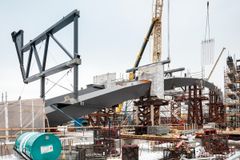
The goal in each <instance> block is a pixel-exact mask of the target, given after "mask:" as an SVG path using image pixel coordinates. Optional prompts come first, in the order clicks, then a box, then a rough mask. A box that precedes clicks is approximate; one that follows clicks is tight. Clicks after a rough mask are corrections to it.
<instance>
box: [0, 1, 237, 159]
mask: <svg viewBox="0 0 240 160" xmlns="http://www.w3.org/2000/svg"><path fill="white" fill-rule="evenodd" d="M170 1H171V0H152V2H150V5H152V8H151V9H152V13H151V17H148V19H149V20H148V22H143V23H144V24H147V26H148V29H147V30H146V31H145V32H144V33H136V34H139V37H140V36H142V35H144V36H143V37H142V39H141V40H140V42H141V43H140V44H137V45H138V46H139V47H138V50H136V52H137V55H136V54H134V53H132V54H133V56H134V57H135V59H129V58H128V57H127V60H126V59H125V61H129V64H132V65H131V66H129V67H128V68H124V69H125V70H124V71H123V72H124V73H117V72H112V71H113V70H114V69H115V67H116V66H117V65H119V64H120V65H123V64H122V63H124V62H122V61H121V60H120V59H119V60H118V58H117V57H116V59H114V60H113V59H109V58H104V57H107V55H106V56H105V55H104V52H101V51H99V54H101V55H102V57H103V58H102V59H103V60H100V59H98V58H95V59H96V61H99V63H100V62H101V66H104V67H105V68H106V69H105V70H103V72H104V73H105V74H104V73H103V74H102V73H99V74H95V75H91V80H90V81H88V82H87V85H86V86H85V87H82V84H81V83H80V79H81V78H82V77H86V76H88V75H85V73H87V72H81V70H80V67H81V66H82V65H84V64H88V63H90V62H88V61H87V60H85V59H84V56H82V55H81V52H82V49H81V43H79V39H81V38H80V37H81V35H84V36H86V35H87V34H88V32H92V34H96V36H97V35H98V34H97V33H94V30H93V28H94V26H91V27H89V31H88V30H87V29H86V28H85V30H84V31H81V25H84V24H85V23H86V24H85V25H86V26H87V25H88V24H87V23H88V21H87V20H86V19H87V18H89V17H87V18H84V16H87V15H86V14H84V13H85V12H83V14H81V13H82V12H81V9H79V8H78V7H76V8H72V11H71V12H70V13H67V14H65V13H64V12H63V14H62V15H58V14H53V15H47V16H48V17H44V18H49V19H51V21H50V22H51V25H50V26H48V25H42V26H43V28H45V30H42V28H41V33H40V34H38V32H36V31H35V30H34V27H31V26H29V27H25V28H24V27H23V28H21V27H22V26H26V25H19V26H20V27H19V28H17V27H18V26H14V27H9V28H10V29H12V28H14V29H13V30H11V33H8V37H7V38H8V39H9V37H10V38H11V44H10V45H9V46H10V47H11V48H13V49H14V53H11V54H12V55H13V58H14V59H16V61H17V62H18V63H17V64H14V65H16V66H17V67H16V68H17V69H16V73H12V74H11V73H9V74H11V75H12V77H10V78H11V79H14V80H15V81H16V82H15V83H21V84H23V85H24V86H31V87H34V88H36V89H38V91H40V92H38V93H37V95H38V97H36V98H32V97H30V96H29V98H28V97H26V98H25V97H22V95H21V94H20V96H19V98H18V99H15V100H14V99H9V98H8V97H9V95H10V94H11V93H10V92H8V91H6V92H3V93H2V101H1V102H0V119H1V120H0V160H22V159H24V160H145V159H148V160H238V159H240V57H238V55H236V54H237V53H231V52H229V50H230V49H228V46H219V45H215V43H217V42H218V43H219V44H222V43H220V41H221V39H220V38H219V37H220V36H216V37H218V39H217V38H216V39H217V41H216V42H215V39H214V38H213V37H211V36H212V34H211V33H212V30H210V27H211V26H212V25H214V23H213V24H212V23H210V22H214V20H213V19H211V18H210V17H211V15H212V14H213V13H214V9H216V8H217V7H212V5H211V4H212V3H211V1H199V2H198V3H199V4H200V3H201V4H202V6H204V7H203V9H202V10H203V11H204V12H203V13H198V14H199V15H201V16H202V19H203V20H204V25H203V26H205V28H203V29H202V30H203V31H204V32H203V34H202V35H204V38H203V39H197V41H199V44H198V45H199V48H196V49H195V50H196V52H195V53H191V54H196V55H193V56H194V57H196V59H191V58H189V57H188V55H181V57H178V58H174V55H172V54H171V52H172V50H173V49H172V48H171V45H170V42H171V40H170V39H174V37H173V36H171V34H172V32H170V31H171V29H170V28H174V27H175V26H174V25H172V26H171V27H170V24H171V22H172V21H175V20H174V18H173V20H172V21H170V18H171V14H170V13H172V12H171V10H170V9H171V8H174V7H171V5H174V3H175V1H171V3H170ZM24 3H26V2H24ZM88 3H90V2H88ZM91 3H93V2H91ZM96 3H100V2H96ZM101 3H106V2H101ZM112 3H115V2H111V4H112ZM116 3H120V2H116ZM121 3H127V2H124V1H122V2H121ZM144 3H146V4H147V3H149V2H145V1H144ZM176 3H177V2H176ZM215 3H216V4H217V3H218V2H214V4H215ZM219 3H223V2H219ZM24 5H25V4H24ZM105 5H106V4H105ZM150 5H149V4H148V5H146V6H150ZM89 7H90V6H89ZM134 7H136V8H137V4H135V5H134ZM195 7H196V6H195ZM199 7H200V6H199ZM53 8H54V7H53ZM126 8H127V7H126ZM46 10H47V9H46ZM149 10H150V9H149ZM192 10H195V9H194V6H193V8H192ZM227 11H229V10H226V12H227ZM29 12H30V11H29ZM36 12H37V11H36ZM46 12H47V11H46ZM136 12H137V9H136ZM193 12H194V11H193ZM54 13H55V12H54ZM210 13H211V14H210ZM99 14H100V13H99ZM108 14H109V13H108ZM118 14H121V16H126V14H122V13H118ZM127 14H131V13H127ZM144 14H145V13H144ZM30 15H31V13H28V14H26V15H24V17H25V18H26V20H27V17H28V16H29V17H31V16H30ZM80 15H81V17H80ZM133 15H134V16H137V15H138V14H137V13H134V14H133ZM36 16H39V17H36ZM41 16H42V15H41V14H36V15H34V19H37V18H41ZM94 16H95V17H98V14H95V15H94ZM50 17H51V18H50ZM54 18H55V19H54ZM124 18H126V17H124ZM229 18H230V17H229ZM81 19H83V20H82V21H81ZM90 19H91V17H90ZM129 19H130V18H129ZM14 21H16V23H17V22H18V21H17V20H14ZM19 21H21V24H24V23H25V20H22V19H21V20H19ZM39 21H40V20H39ZM132 21H133V20H132ZM196 21H198V20H197V19H196ZM50 22H49V23H50ZM99 22H100V20H99ZM33 23H34V22H33ZM44 23H45V22H44V21H43V20H41V24H44ZM100 23H101V22H100ZM111 23H114V22H108V25H109V26H110V27H111ZM191 23H193V24H194V23H197V22H191ZM47 24H48V23H47ZM174 24H175V23H174ZM210 24H211V25H210ZM129 25H132V24H131V23H130V24H129ZM231 25H235V24H231ZM69 26H70V27H69ZM119 26H120V27H124V25H123V24H119ZM96 27H97V25H96ZM65 28H67V31H68V32H66V33H64V31H66V29H65ZM139 28H141V26H139ZM115 29H116V28H115ZM28 30H31V31H32V34H28V35H26V34H27V32H29V31H28ZM39 30H40V29H39ZM226 30H227V29H226ZM134 31H137V29H136V30H135V29H134V28H133V29H132V30H131V32H134ZM210 31H211V32H210ZM62 32H63V33H62ZM109 32H110V30H109ZM115 32H118V31H117V29H116V31H115ZM178 32H181V31H180V30H179V31H178ZM189 32H190V31H189ZM60 33H61V34H60ZM214 33H215V35H217V34H218V33H217V32H214ZM103 34H106V33H103ZM121 34H122V35H124V39H128V38H129V39H130V37H131V36H132V35H130V34H128V35H125V33H122V32H121ZM184 34H195V33H184ZM36 35H37V36H36ZM236 36H237V35H236ZM59 37H61V38H59ZM68 37H70V38H71V40H69V39H67V38H68ZM170 37H171V38H170ZM64 38H66V39H67V40H66V39H65V42H66V44H65V43H63V42H64ZM101 38H102V39H103V41H104V37H101ZM81 41H82V40H81ZM83 41H84V40H83ZM110 41H113V42H114V43H116V44H119V42H118V39H111V40H110ZM187 41H189V44H190V41H191V39H190V40H189V39H188V40H187ZM88 42H89V41H88ZM178 43H179V45H182V44H181V43H184V42H183V41H182V42H178ZM53 45H55V46H54V47H53V48H58V49H54V50H51V49H52V48H51V47H52V46H53ZM131 45H132V44H129V45H128V46H126V48H127V47H131ZM69 46H71V47H70V48H69ZM89 46H91V47H92V48H94V49H95V50H97V51H98V46H99V45H96V46H94V44H89ZM216 46H217V47H216ZM2 47H4V46H2ZM102 47H104V46H101V48H102ZM107 47H109V48H113V47H116V48H115V50H120V49H119V48H117V46H110V45H109V46H106V48H107ZM118 47H123V48H124V47H125V46H123V45H119V46H118ZM173 47H174V46H173ZM229 47H231V46H229ZM60 50H61V51H60ZM198 50H199V53H198ZM58 51H59V52H58ZM80 51H81V52H80ZM87 51H88V50H84V52H87ZM50 52H51V53H50ZM56 52H58V53H60V52H61V54H62V55H63V57H62V56H61V55H57V54H56V55H55V57H57V58H56V59H57V60H59V59H61V60H62V61H61V63H55V62H56V61H55V60H54V61H53V63H51V64H50V59H51V57H53V56H54V54H55V53H56ZM146 52H149V53H146ZM227 52H228V53H227ZM116 53H117V52H116ZM52 54H53V55H52ZM86 54H88V53H86ZM111 54H115V53H111ZM127 54H130V53H127ZM146 54H149V55H150V57H151V58H150V59H151V60H150V61H149V62H147V63H144V64H142V61H144V62H146ZM197 54H198V55H199V57H198V55H197ZM149 55H147V56H149ZM92 56H95V55H92ZM121 56H124V54H122V55H121ZM182 58H184V62H183V63H182V64H186V66H178V67H175V66H177V65H175V64H174V63H175V61H177V60H182ZM134 60H135V61H134ZM106 61H114V63H113V65H112V66H105V65H106V64H107V62H106ZM188 61H189V63H190V61H192V62H191V63H193V64H196V67H197V68H199V70H198V71H196V72H189V69H188V68H187V65H188V64H187V63H188ZM9 63H10V62H9ZM91 63H93V61H91ZM126 63H127V62H126ZM114 64H116V66H114ZM221 64H223V65H222V66H220V65H221ZM92 65H93V66H94V64H92ZM219 66H220V67H222V68H224V70H223V71H221V70H219ZM94 67H96V66H94ZM104 67H103V68H104ZM194 67H195V66H192V68H194ZM97 68H98V69H97ZM99 68H101V67H100V66H98V67H96V72H98V71H99V70H100V69H99ZM108 69H109V70H110V71H108ZM2 70H5V69H4V67H2ZM6 70H7V69H6ZM8 72H11V70H9V71H8ZM216 73H218V75H220V76H218V75H217V76H216V75H214V74H216ZM14 74H18V75H20V76H21V78H20V79H18V78H13V77H14ZM54 76H58V77H57V78H56V77H55V80H53V79H54V78H53V79H52V77H54ZM69 76H71V80H70V81H71V89H69V86H67V83H70V82H69V79H68V78H67V79H66V77H69ZM214 76H215V78H214V80H213V77H214ZM64 79H65V81H64ZM61 81H63V83H60V82H61ZM220 82H222V85H219V83H220ZM36 83H39V84H40V85H36ZM31 84H34V85H31ZM6 86H7V84H6ZM66 86H67V87H66ZM53 88H61V89H63V90H65V93H63V94H62V92H60V91H58V90H54V91H52V89H53ZM66 90H67V91H66ZM50 91H51V93H52V96H48V95H49V94H48V93H49V92H50ZM21 93H23V90H22V91H21ZM34 93H35V92H34ZM34 93H33V92H28V93H27V94H28V95H31V94H34Z"/></svg>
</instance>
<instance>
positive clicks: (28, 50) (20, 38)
mask: <svg viewBox="0 0 240 160" xmlns="http://www.w3.org/2000/svg"><path fill="white" fill-rule="evenodd" d="M78 18H79V11H78V10H74V11H72V12H71V13H70V14H68V15H67V16H65V17H63V18H62V19H61V20H60V21H58V22H57V23H55V24H54V25H53V26H51V27H50V28H48V29H47V30H46V31H44V32H43V33H42V34H40V35H39V36H37V37H36V38H35V39H33V40H31V41H30V42H29V43H27V44H26V45H24V32H23V30H20V31H18V32H12V39H13V42H14V43H15V47H16V50H17V55H18V60H19V63H20V69H21V73H22V78H23V82H24V83H30V82H33V81H36V80H39V79H41V98H43V99H44V98H45V78H46V77H47V76H50V75H53V74H55V73H58V72H61V71H63V70H66V69H69V68H74V71H73V74H74V75H73V77H74V78H73V79H74V80H73V81H74V82H73V93H74V97H75V98H77V97H78V65H80V64H81V59H80V55H79V54H78ZM70 23H73V52H69V51H68V50H67V49H66V48H65V47H64V46H63V45H62V44H61V43H60V42H59V41H58V40H57V39H56V37H55V36H54V34H55V33H57V32H58V31H60V30H61V29H63V28H64V27H66V26H67V25H69V24H70ZM50 38H52V39H53V41H54V42H55V43H56V44H57V45H58V46H59V47H60V48H61V49H62V50H63V51H64V53H65V54H66V55H67V56H68V57H69V58H70V60H69V61H66V62H65V63H62V64H58V65H56V66H54V67H52V68H49V69H46V63H47V57H48V48H49V47H48V46H49V39H50ZM43 41H45V47H44V55H43V59H42V60H41V59H40V56H39V53H38V51H37V49H36V46H37V45H39V44H40V43H41V42H43ZM25 54H28V56H27V55H25ZM33 55H34V57H35V59H36V62H37V66H38V69H39V72H38V73H35V74H34V75H32V76H29V75H30V66H31V64H32V56H33ZM26 57H28V58H27V59H26ZM24 61H27V66H24Z"/></svg>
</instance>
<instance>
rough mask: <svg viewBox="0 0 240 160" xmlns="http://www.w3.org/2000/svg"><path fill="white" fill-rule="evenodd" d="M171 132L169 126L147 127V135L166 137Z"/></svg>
mask: <svg viewBox="0 0 240 160" xmlns="http://www.w3.org/2000/svg"><path fill="white" fill-rule="evenodd" d="M169 131H170V129H169V127H168V126H163V125H161V126H148V127H147V134H153V135H164V134H168V133H169Z"/></svg>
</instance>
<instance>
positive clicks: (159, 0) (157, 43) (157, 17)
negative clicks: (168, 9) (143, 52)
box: [152, 0, 163, 63]
mask: <svg viewBox="0 0 240 160" xmlns="http://www.w3.org/2000/svg"><path fill="white" fill-rule="evenodd" d="M162 12H163V0H156V1H155V8H154V13H153V14H154V15H153V20H152V21H156V23H155V25H154V30H153V58H152V62H153V63H154V62H159V61H160V60H161V56H162Z"/></svg>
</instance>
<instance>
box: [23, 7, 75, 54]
mask: <svg viewBox="0 0 240 160" xmlns="http://www.w3.org/2000/svg"><path fill="white" fill-rule="evenodd" d="M75 17H79V11H78V10H74V11H72V12H71V13H69V14H68V15H67V16H65V17H63V18H62V19H61V20H60V21H58V22H57V23H55V24H54V25H52V26H51V27H49V28H48V29H47V30H46V31H44V32H43V33H42V34H40V35H39V36H37V37H36V38H35V39H33V40H32V41H30V42H29V43H27V44H26V45H24V46H23V47H22V48H21V51H22V52H26V51H28V50H29V49H30V48H31V46H32V45H33V44H35V45H38V44H39V43H41V42H42V41H44V40H46V38H47V35H48V34H50V33H51V34H54V33H56V32H58V31H59V30H61V29H63V28H64V27H66V26H67V25H69V24H70V23H71V22H73V20H74V19H75Z"/></svg>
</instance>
